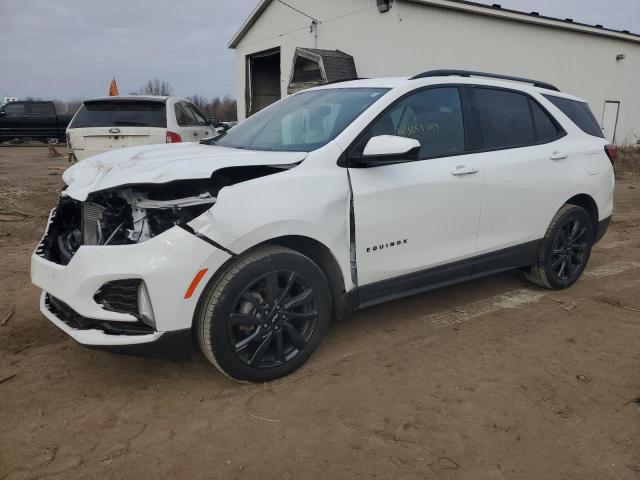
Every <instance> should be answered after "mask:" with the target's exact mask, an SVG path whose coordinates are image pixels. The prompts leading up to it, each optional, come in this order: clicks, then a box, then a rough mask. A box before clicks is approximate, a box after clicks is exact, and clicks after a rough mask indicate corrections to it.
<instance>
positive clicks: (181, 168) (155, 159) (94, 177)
mask: <svg viewBox="0 0 640 480" xmlns="http://www.w3.org/2000/svg"><path fill="white" fill-rule="evenodd" d="M306 156H307V153H306V152H264V151H257V150H241V149H237V148H227V147H217V146H214V145H200V144H197V143H175V144H161V145H145V146H143V147H133V148H125V149H122V150H112V151H110V152H106V153H102V154H100V155H96V156H95V157H91V158H88V159H87V160H82V161H81V162H78V163H77V164H75V165H73V166H72V167H70V168H68V169H67V170H66V171H65V172H64V174H63V175H62V180H63V181H64V183H66V184H67V185H68V187H67V189H66V190H65V191H64V194H65V195H68V196H70V197H72V198H75V199H76V200H80V201H84V200H86V198H87V196H88V195H89V194H90V193H91V192H97V191H100V190H105V189H108V188H113V187H118V186H121V185H132V184H140V183H167V182H171V181H174V180H189V179H197V178H209V177H211V175H212V174H213V173H214V172H215V171H216V170H220V169H221V168H226V167H238V166H252V165H291V164H294V163H298V162H301V161H302V160H304V158H305V157H306Z"/></svg>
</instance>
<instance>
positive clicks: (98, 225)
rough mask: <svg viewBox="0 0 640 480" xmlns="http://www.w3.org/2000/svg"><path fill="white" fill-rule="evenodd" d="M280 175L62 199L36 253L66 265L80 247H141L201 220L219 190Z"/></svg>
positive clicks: (229, 172) (243, 173)
mask: <svg viewBox="0 0 640 480" xmlns="http://www.w3.org/2000/svg"><path fill="white" fill-rule="evenodd" d="M279 171H282V168H277V167H266V166H265V167H250V168H246V167H245V168H242V167H235V168H228V169H224V170H221V171H219V172H217V174H216V175H215V176H214V178H207V179H198V180H179V181H174V182H170V183H165V184H143V185H131V186H126V187H120V188H113V189H108V190H103V191H99V192H95V193H92V194H90V195H89V196H88V197H87V199H86V201H84V202H80V201H78V200H75V199H73V198H71V197H68V196H62V197H61V199H60V203H59V205H58V208H57V209H56V210H55V213H54V216H53V217H52V222H51V225H50V227H49V231H48V232H47V234H46V235H45V238H44V239H43V242H42V244H41V245H40V247H39V248H38V250H39V251H40V252H42V253H41V255H43V256H45V257H46V258H48V259H49V260H51V261H54V262H56V263H59V264H62V265H66V264H67V263H69V261H70V260H71V258H72V257H73V255H74V254H75V252H76V251H77V250H78V248H79V247H80V246H81V245H105V246H106V245H129V244H135V243H141V242H144V241H146V240H149V239H150V238H153V237H155V236H157V235H159V234H161V233H162V232H164V231H166V230H168V229H169V228H171V227H173V226H180V225H185V224H186V223H188V222H190V221H191V220H193V219H194V218H196V217H198V216H200V215H201V214H202V213H204V212H205V211H207V210H208V209H210V208H211V207H212V206H213V205H214V204H215V203H216V195H217V194H218V192H219V191H220V189H222V188H223V187H225V186H229V185H233V184H235V183H239V182H242V181H246V180H250V179H252V178H258V177H261V176H265V175H269V174H272V173H276V172H279Z"/></svg>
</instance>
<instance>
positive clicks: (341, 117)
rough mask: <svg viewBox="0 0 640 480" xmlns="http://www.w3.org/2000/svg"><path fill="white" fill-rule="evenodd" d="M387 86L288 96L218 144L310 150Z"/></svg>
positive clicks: (358, 112)
mask: <svg viewBox="0 0 640 480" xmlns="http://www.w3.org/2000/svg"><path fill="white" fill-rule="evenodd" d="M387 90H388V89H386V88H331V89H326V90H314V91H310V92H302V93H299V94H297V95H293V96H291V97H288V98H285V99H284V100H281V101H279V102H277V103H275V104H274V105H272V106H270V107H268V108H266V109H264V110H262V111H260V112H258V113H256V114H255V115H253V116H252V117H250V118H248V119H247V120H245V121H243V122H241V123H239V124H238V125H236V126H235V127H233V128H232V129H231V130H229V132H228V133H227V134H226V135H224V136H222V137H221V138H220V139H219V140H218V141H216V142H215V144H216V145H220V146H223V147H233V148H244V149H249V150H276V151H296V152H310V151H311V150H315V149H317V148H320V147H322V146H324V145H326V144H327V143H329V142H330V141H331V140H333V139H334V138H335V137H336V136H337V135H338V134H339V133H340V132H342V130H344V129H345V128H346V127H347V125H349V124H350V123H351V122H352V121H353V120H355V119H356V118H357V117H358V116H359V115H360V114H361V113H362V112H364V111H365V110H366V109H367V108H369V107H370V106H371V104H373V102H375V101H376V100H378V99H379V98H380V97H381V96H382V95H384V93H385V92H387Z"/></svg>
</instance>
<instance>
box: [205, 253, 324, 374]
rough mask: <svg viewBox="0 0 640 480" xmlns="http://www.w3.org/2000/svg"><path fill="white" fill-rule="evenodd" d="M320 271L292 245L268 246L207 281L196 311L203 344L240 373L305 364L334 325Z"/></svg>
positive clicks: (228, 369)
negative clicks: (328, 329) (330, 321)
mask: <svg viewBox="0 0 640 480" xmlns="http://www.w3.org/2000/svg"><path fill="white" fill-rule="evenodd" d="M330 316H331V295H330V294H329V285H328V282H327V279H326V277H325V275H324V273H323V272H322V270H321V269H320V268H319V267H318V266H317V265H316V264H315V263H314V262H313V261H312V260H310V259H309V258H308V257H306V256H304V255H302V254H301V253H298V252H296V251H294V250H291V249H288V248H284V247H279V246H266V247H261V248H259V249H256V250H255V251H252V252H249V253H247V254H245V255H242V256H239V257H238V259H237V260H236V261H235V262H234V263H233V264H232V265H230V266H229V267H228V268H227V270H226V271H225V272H223V273H222V274H221V275H220V276H219V277H217V278H215V279H213V280H211V281H210V284H209V285H207V287H206V290H205V292H204V293H203V295H202V299H201V301H200V305H199V307H198V310H197V312H196V318H195V328H196V335H197V338H198V343H199V345H200V349H201V350H202V352H203V354H204V355H205V357H207V359H208V360H209V361H210V362H211V363H212V364H213V365H215V366H216V367H218V368H219V369H220V370H221V371H222V372H223V373H225V374H226V375H228V376H229V377H232V378H234V379H236V380H241V381H250V382H266V381H269V380H273V379H275V378H279V377H282V376H284V375H287V374H289V373H291V372H293V371H294V370H295V369H297V368H298V367H300V366H301V365H302V364H303V363H304V362H305V361H306V360H307V359H308V358H309V357H310V356H311V354H312V353H313V351H314V350H315V349H316V347H317V346H318V345H319V343H320V341H321V340H322V337H323V335H324V332H325V331H326V329H327V326H328V325H329V318H330Z"/></svg>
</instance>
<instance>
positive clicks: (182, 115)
mask: <svg viewBox="0 0 640 480" xmlns="http://www.w3.org/2000/svg"><path fill="white" fill-rule="evenodd" d="M212 123H216V121H215V120H213V122H212V120H209V119H208V118H207V117H205V115H204V114H203V113H202V112H201V111H200V110H199V109H198V108H197V107H196V106H195V105H194V104H192V103H191V102H189V101H188V100H185V99H181V98H175V97H159V96H141V95H132V96H117V97H103V98H94V99H92V100H86V101H85V102H84V103H83V105H82V107H80V109H79V110H78V112H77V113H76V114H75V116H74V117H73V119H72V120H71V123H69V126H68V127H67V144H68V146H69V148H70V149H71V152H72V156H73V157H75V159H76V160H84V159H85V158H88V157H92V156H93V155H97V154H99V153H103V152H107V151H109V150H117V149H120V148H126V147H136V146H140V145H152V144H157V143H179V142H199V141H200V140H201V139H203V138H206V137H211V136H212V135H214V134H215V126H214V125H212Z"/></svg>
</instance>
